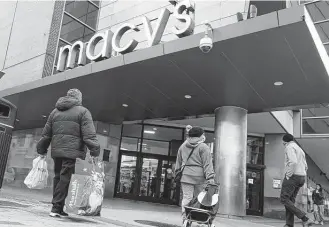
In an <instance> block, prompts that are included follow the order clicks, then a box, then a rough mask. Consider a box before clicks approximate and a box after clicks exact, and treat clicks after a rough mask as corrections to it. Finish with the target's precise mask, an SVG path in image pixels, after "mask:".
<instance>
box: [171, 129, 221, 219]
mask: <svg viewBox="0 0 329 227" xmlns="http://www.w3.org/2000/svg"><path fill="white" fill-rule="evenodd" d="M205 139H206V137H205V135H204V131H203V129H202V128H200V127H193V128H191V129H190V130H189V131H188V138H187V140H186V141H185V142H184V143H183V144H182V145H181V147H180V148H179V150H178V154H177V160H176V173H177V172H178V171H180V170H181V168H182V166H184V165H185V168H184V170H183V173H182V178H181V187H182V191H183V200H182V213H183V222H185V221H186V220H185V219H186V215H185V209H184V207H185V206H186V205H188V203H189V202H190V201H191V200H192V199H193V197H194V196H196V195H198V194H199V193H200V192H201V191H202V190H203V189H204V187H205V185H206V184H207V183H211V184H213V183H214V178H215V173H214V168H213V162H212V155H211V151H210V148H209V147H208V145H206V144H205V143H204V141H205ZM193 149H194V151H193V153H192V155H191V157H190V158H189V159H188V157H189V155H190V153H191V152H192V150H193ZM187 159H188V160H187Z"/></svg>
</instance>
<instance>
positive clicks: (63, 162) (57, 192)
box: [52, 158, 76, 212]
mask: <svg viewBox="0 0 329 227" xmlns="http://www.w3.org/2000/svg"><path fill="white" fill-rule="evenodd" d="M75 162H76V160H74V159H66V158H54V164H55V168H54V170H55V177H54V188H53V201H52V204H53V208H52V212H61V211H63V208H64V205H65V199H66V197H67V194H68V190H69V186H70V181H71V177H72V174H74V171H75Z"/></svg>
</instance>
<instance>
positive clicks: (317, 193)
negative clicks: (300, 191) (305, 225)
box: [312, 184, 324, 225]
mask: <svg viewBox="0 0 329 227" xmlns="http://www.w3.org/2000/svg"><path fill="white" fill-rule="evenodd" d="M312 200H313V204H314V213H315V214H316V217H317V220H316V221H317V223H316V224H320V225H323V221H324V218H323V217H324V196H323V190H322V186H321V184H317V185H316V189H315V190H314V191H313V193H312Z"/></svg>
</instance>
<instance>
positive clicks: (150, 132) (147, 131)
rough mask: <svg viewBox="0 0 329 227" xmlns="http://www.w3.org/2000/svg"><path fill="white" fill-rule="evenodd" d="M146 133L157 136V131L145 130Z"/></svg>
mask: <svg viewBox="0 0 329 227" xmlns="http://www.w3.org/2000/svg"><path fill="white" fill-rule="evenodd" d="M144 133H146V134H155V131H151V130H145V131H144Z"/></svg>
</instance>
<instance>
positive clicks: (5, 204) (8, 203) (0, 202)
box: [0, 200, 29, 208]
mask: <svg viewBox="0 0 329 227" xmlns="http://www.w3.org/2000/svg"><path fill="white" fill-rule="evenodd" d="M1 207H13V208H27V207H29V205H24V204H20V203H15V202H12V201H3V200H0V208H1Z"/></svg>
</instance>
